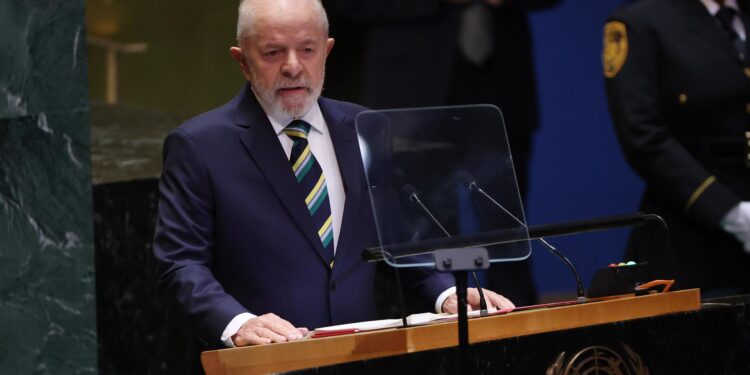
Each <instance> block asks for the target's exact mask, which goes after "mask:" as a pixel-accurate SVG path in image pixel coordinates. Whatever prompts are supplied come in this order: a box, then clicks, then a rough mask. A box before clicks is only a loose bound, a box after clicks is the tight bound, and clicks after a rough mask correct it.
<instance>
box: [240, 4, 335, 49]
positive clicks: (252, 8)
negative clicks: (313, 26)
mask: <svg viewBox="0 0 750 375" xmlns="http://www.w3.org/2000/svg"><path fill="white" fill-rule="evenodd" d="M306 1H310V0H306ZM311 1H312V2H313V7H314V8H315V10H317V11H318V14H319V16H320V24H321V25H322V26H323V31H325V33H326V35H328V15H327V14H326V10H325V8H323V3H322V2H321V0H311ZM256 7H257V4H256V2H255V1H252V0H241V1H240V6H239V10H238V12H237V13H238V17H237V43H239V44H242V38H243V37H247V36H251V35H252V34H253V31H254V30H253V25H254V24H255V19H254V17H255V14H256V13H257V11H256Z"/></svg>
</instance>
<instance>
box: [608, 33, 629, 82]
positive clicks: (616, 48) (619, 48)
mask: <svg viewBox="0 0 750 375" xmlns="http://www.w3.org/2000/svg"><path fill="white" fill-rule="evenodd" d="M627 57H628V35H627V32H626V31H625V24H624V23H622V22H619V21H610V22H607V24H606V25H604V52H602V64H603V65H604V76H605V77H607V78H614V77H615V76H616V75H617V73H619V72H620V69H621V68H622V66H623V64H625V59H626V58H627Z"/></svg>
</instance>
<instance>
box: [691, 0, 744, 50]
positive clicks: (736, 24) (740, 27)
mask: <svg viewBox="0 0 750 375" xmlns="http://www.w3.org/2000/svg"><path fill="white" fill-rule="evenodd" d="M701 2H702V3H703V5H705V6H706V9H708V13H711V15H712V16H714V17H716V13H718V12H719V6H720V5H719V3H717V2H716V1H714V0H701ZM724 6H725V7H727V8H732V9H734V10H735V11H737V14H738V16H737V17H734V20H733V21H732V28H733V29H734V31H735V32H736V33H737V35H739V36H740V39H742V41H743V42H744V41H745V25H744V24H743V23H742V20H741V19H740V17H739V12H740V7H739V5H737V0H724Z"/></svg>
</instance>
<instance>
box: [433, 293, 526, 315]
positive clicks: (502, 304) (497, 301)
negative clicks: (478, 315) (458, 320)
mask: <svg viewBox="0 0 750 375" xmlns="http://www.w3.org/2000/svg"><path fill="white" fill-rule="evenodd" d="M482 291H483V292H484V299H485V301H486V302H487V308H488V309H491V308H493V307H496V308H497V309H498V310H502V309H508V308H511V309H512V308H514V307H516V305H514V304H513V302H510V300H509V299H507V298H505V297H503V296H501V295H499V294H497V293H495V292H493V291H491V290H487V289H484V288H482ZM466 301H467V302H468V303H469V305H468V307H467V310H468V311H471V310H475V309H478V308H479V291H478V290H477V288H469V289H468V290H467V293H466ZM442 310H443V312H446V313H448V314H455V313H457V312H458V296H457V295H456V293H453V294H451V295H450V296H448V298H446V299H445V301H444V302H443V307H442Z"/></svg>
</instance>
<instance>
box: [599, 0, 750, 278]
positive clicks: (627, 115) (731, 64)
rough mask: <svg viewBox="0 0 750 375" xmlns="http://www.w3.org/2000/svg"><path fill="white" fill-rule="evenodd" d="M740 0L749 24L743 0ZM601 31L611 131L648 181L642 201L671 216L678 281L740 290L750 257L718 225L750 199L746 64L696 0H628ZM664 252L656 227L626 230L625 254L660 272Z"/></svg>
mask: <svg viewBox="0 0 750 375" xmlns="http://www.w3.org/2000/svg"><path fill="white" fill-rule="evenodd" d="M739 3H740V6H741V9H742V13H741V14H742V20H743V21H744V23H745V29H746V30H747V31H748V32H750V24H748V18H747V11H748V9H749V8H748V3H747V1H742V0H741V1H740V2H739ZM749 35H750V34H749ZM604 38H605V50H604V55H603V62H604V74H605V76H606V77H607V78H606V88H607V95H608V99H609V108H610V112H611V114H612V119H613V121H614V125H615V128H616V131H617V136H618V139H619V141H620V144H621V145H622V148H623V151H624V153H625V157H626V158H627V160H628V162H629V163H630V164H631V166H632V167H633V168H634V169H635V170H636V172H637V173H638V174H639V175H640V176H641V177H642V178H643V179H644V180H645V182H646V191H645V193H644V195H643V199H642V203H641V209H642V210H643V211H645V212H649V213H657V214H660V215H662V216H663V217H664V218H665V219H666V220H667V222H668V224H669V227H670V229H671V239H672V247H673V250H674V254H675V257H674V258H675V259H674V271H675V272H676V276H677V278H678V280H677V282H678V285H680V286H681V287H702V288H705V289H713V288H740V289H745V290H746V288H747V287H748V285H750V278H748V277H747V276H746V275H747V273H746V272H747V270H748V269H750V268H749V266H750V262H749V258H750V257H748V256H747V255H745V254H744V252H743V251H742V248H741V244H740V243H739V242H738V241H736V240H735V239H734V238H733V237H732V236H731V235H729V234H727V233H725V232H724V231H723V230H722V229H721V228H720V225H719V224H720V221H721V219H722V218H723V217H724V216H725V215H726V214H727V213H728V212H729V210H730V209H732V208H733V207H735V206H736V205H737V204H738V203H740V201H747V200H750V167H749V166H750V164H749V163H748V161H749V160H748V158H750V155H749V150H750V148H749V147H748V141H750V133H748V131H750V115H749V113H750V69H748V64H747V63H745V62H744V61H741V60H740V57H739V54H738V53H737V52H736V50H735V49H734V47H733V46H732V44H731V42H730V40H729V38H728V36H727V35H726V34H725V32H724V30H723V29H722V28H721V26H720V24H719V23H718V21H717V20H716V19H715V18H714V17H712V16H711V15H710V13H709V12H708V11H707V9H706V7H705V6H704V5H703V4H702V3H701V2H700V1H699V0H641V1H636V2H633V3H630V4H628V5H626V6H624V7H622V8H620V9H618V10H616V11H615V12H614V13H613V14H612V15H611V16H610V18H609V21H608V23H607V25H606V26H605V35H604ZM746 49H747V48H746ZM746 55H747V54H746ZM663 254H664V246H663V241H662V240H661V237H660V234H659V229H658V228H653V227H650V228H649V227H642V228H639V229H637V230H635V231H634V232H633V234H632V235H631V238H630V241H629V244H628V252H627V255H626V256H627V257H628V259H629V258H635V259H637V260H649V261H651V262H652V266H653V267H655V271H657V273H661V274H664V272H668V268H669V267H668V265H667V264H666V258H665V257H664V255H663Z"/></svg>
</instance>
